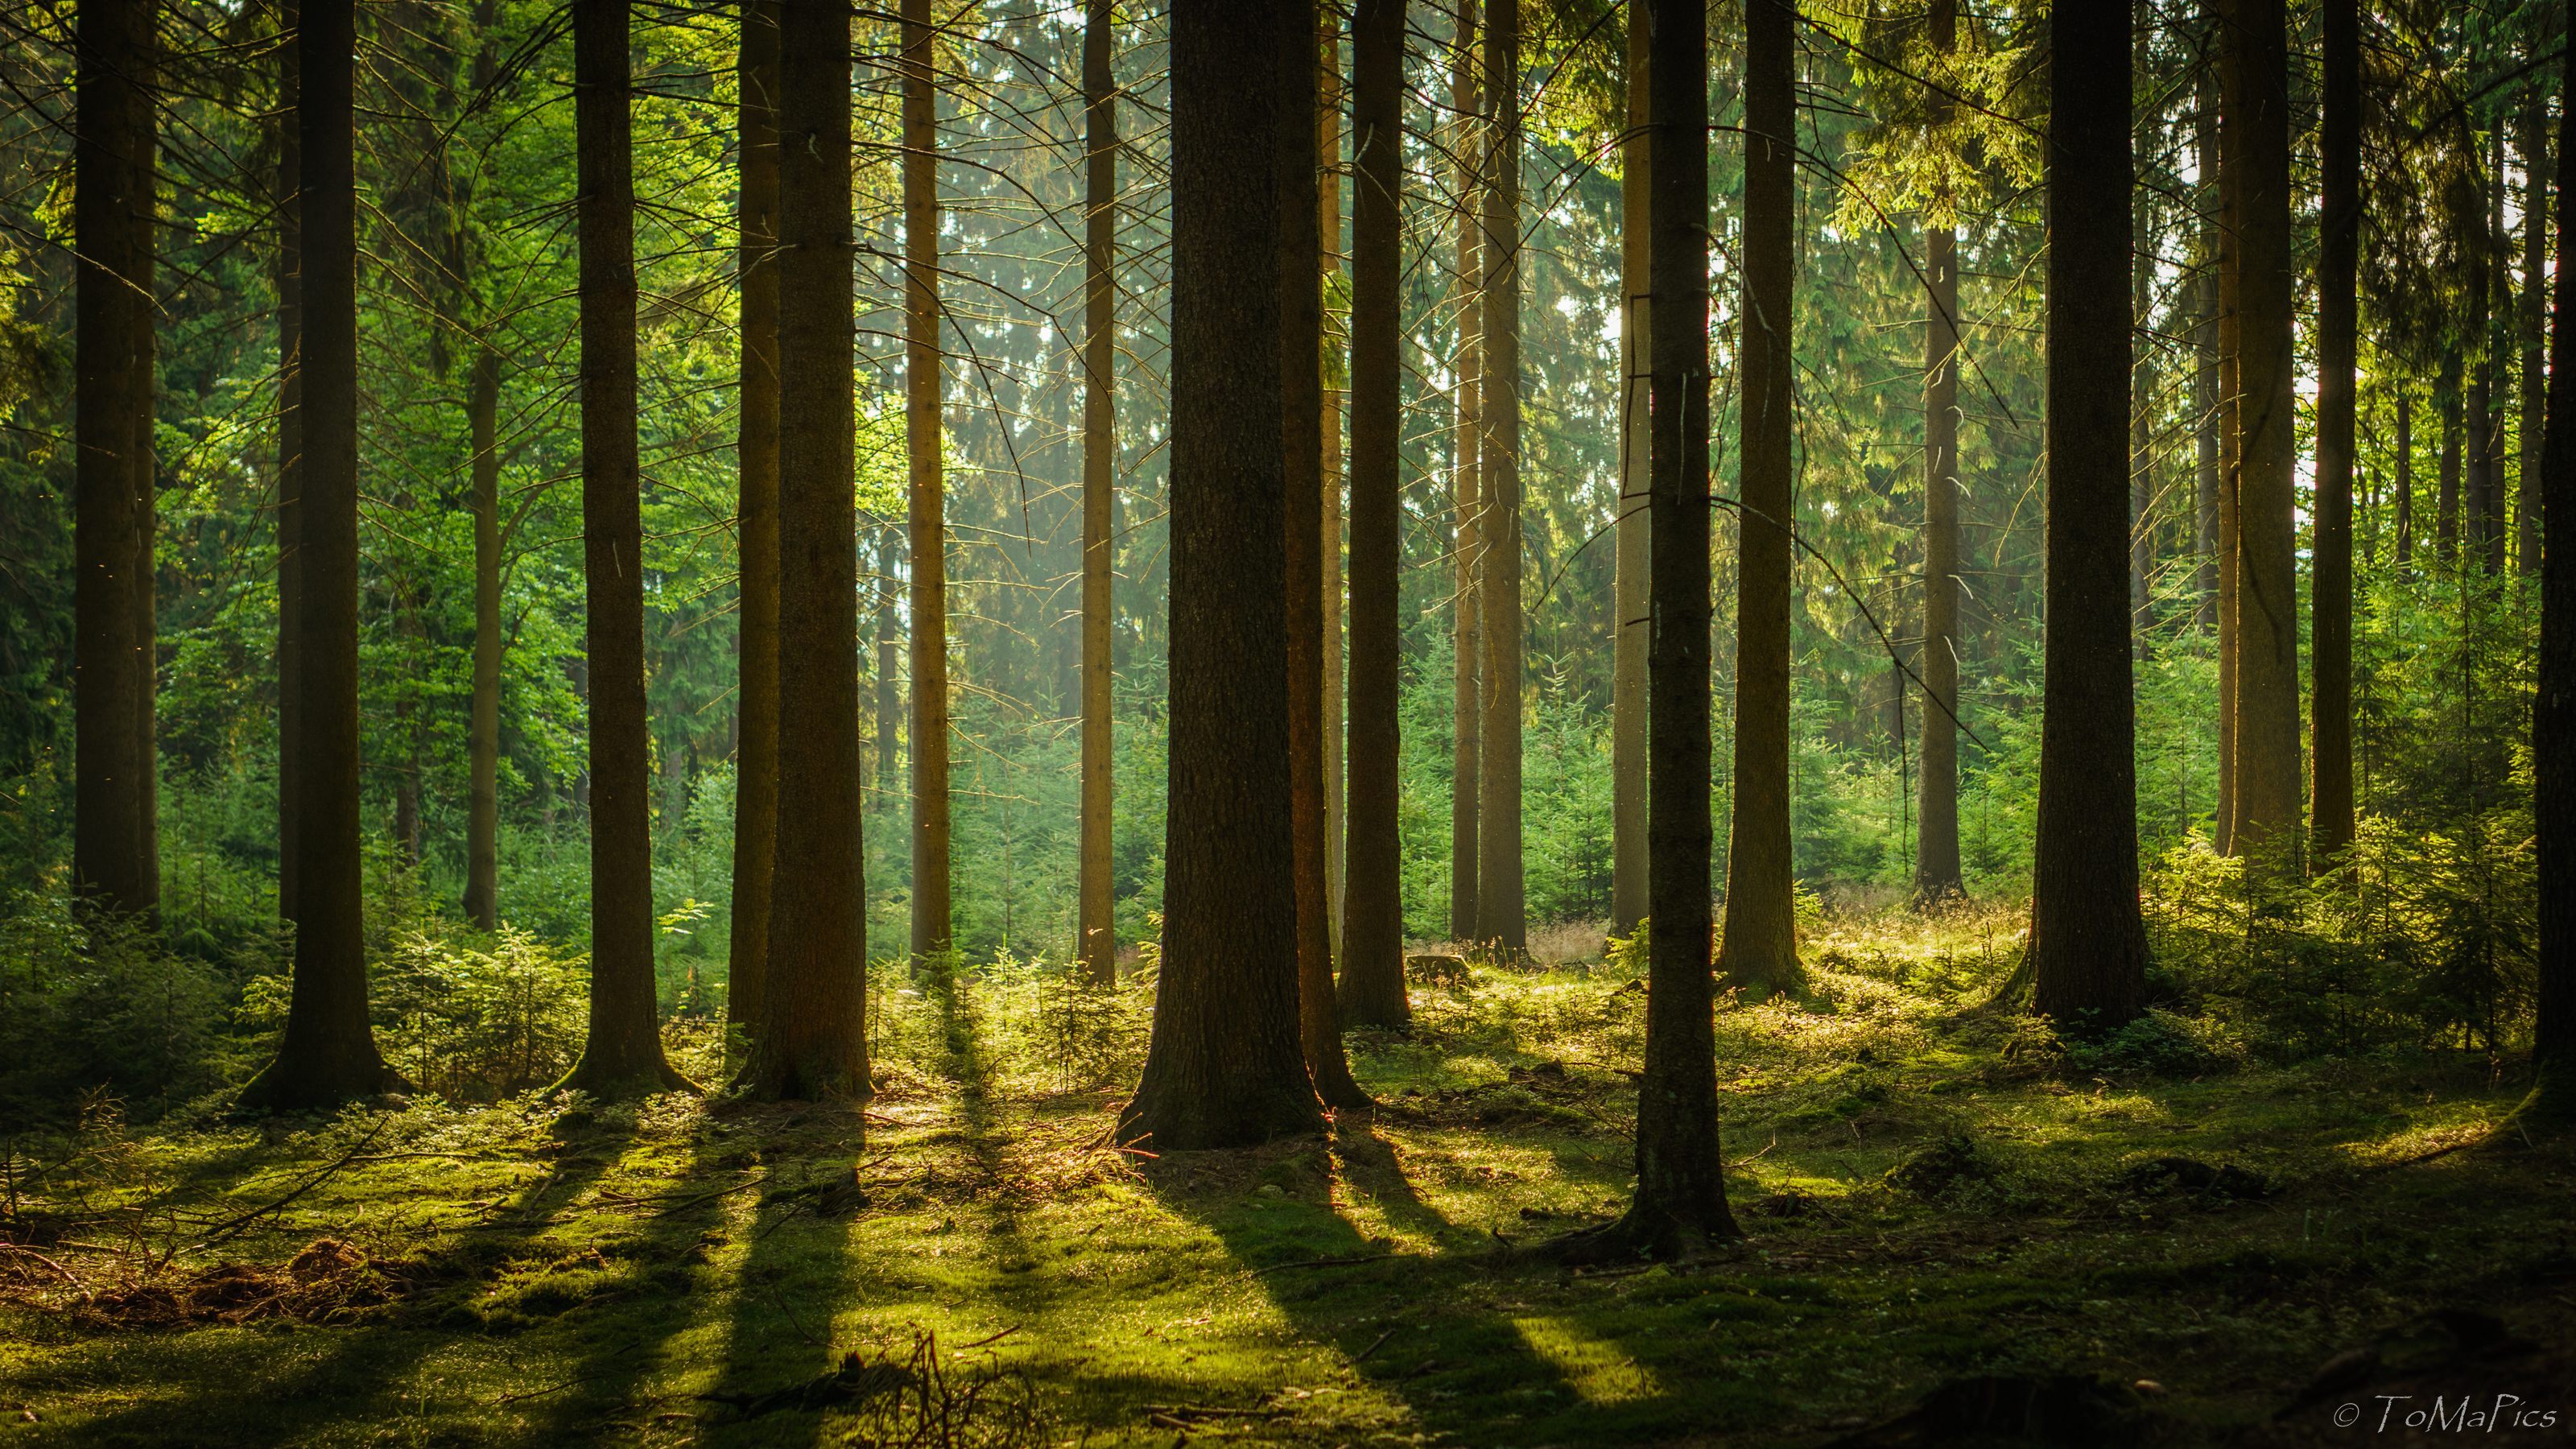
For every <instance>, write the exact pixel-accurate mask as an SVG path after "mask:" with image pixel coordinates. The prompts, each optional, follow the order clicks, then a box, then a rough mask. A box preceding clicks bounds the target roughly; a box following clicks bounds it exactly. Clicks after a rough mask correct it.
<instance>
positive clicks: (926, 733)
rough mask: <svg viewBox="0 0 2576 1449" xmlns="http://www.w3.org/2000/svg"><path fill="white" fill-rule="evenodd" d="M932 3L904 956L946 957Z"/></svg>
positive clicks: (909, 312)
mask: <svg viewBox="0 0 2576 1449" xmlns="http://www.w3.org/2000/svg"><path fill="white" fill-rule="evenodd" d="M937 34H938V32H937V31H936V30H934V29H933V28H932V26H931V23H930V0H904V3H903V65H902V71H903V275H904V284H903V377H904V384H903V388H904V392H903V437H904V452H905V456H906V457H907V458H909V459H910V460H911V472H912V477H911V483H910V489H909V492H910V499H911V502H910V525H911V535H912V955H913V959H914V960H915V961H917V962H926V961H930V960H933V959H934V958H938V957H941V956H943V955H945V954H946V952H947V950H948V947H949V932H950V929H951V928H950V918H951V914H952V912H951V907H950V901H949V876H948V867H949V823H948V516H947V495H946V488H947V470H946V468H945V466H944V464H943V461H942V452H943V445H942V443H941V439H940V426H939V398H940V388H941V385H942V380H943V378H944V377H945V375H946V368H945V367H944V365H943V363H942V360H941V357H940V354H939V318H940V306H939V92H938V89H937V86H936V80H937V74H936V70H937V53H936V52H937V39H936V37H937Z"/></svg>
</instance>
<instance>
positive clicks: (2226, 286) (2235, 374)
mask: <svg viewBox="0 0 2576 1449" xmlns="http://www.w3.org/2000/svg"><path fill="white" fill-rule="evenodd" d="M2238 3H2239V0H2210V4H2211V8H2212V11H2213V18H2212V21H2211V29H2212V31H2213V41H2214V43H2215V45H2216V47H2217V51H2218V90H2219V110H2220V113H2219V125H2218V198H2219V199H2218V212H2219V223H2218V236H2219V243H2220V246H2221V248H2222V250H2221V252H2220V257H2219V264H2218V397H2219V417H2218V473H2219V482H2218V815H2217V826H2216V832H2215V833H2216V835H2217V837H2218V839H2217V842H2216V843H2217V847H2218V852H2219V853H2220V854H2221V855H2230V854H2233V853H2234V852H2235V850H2236V824H2237V816H2238V808H2237V807H2238V791H2237V788H2236V690H2237V683H2236V682H2237V675H2238V669H2239V665H2240V663H2241V655H2242V650H2241V649H2240V647H2239V644H2240V640H2241V639H2242V637H2243V636H2242V631H2241V629H2240V628H2239V627H2238V625H2239V620H2238V619H2237V596H2238V594H2239V593H2240V592H2241V586H2242V584H2243V581H2244V580H2243V573H2244V570H2243V568H2242V567H2241V560H2240V559H2239V558H2238V552H2239V548H2238V545H2239V532H2240V529H2239V524H2240V522H2241V512H2242V510H2241V508H2240V506H2239V505H2240V504H2241V502H2242V499H2243V494H2244V484H2245V433H2244V428H2243V421H2244V416H2245V306H2244V280H2245V268H2244V260H2245V246H2244V238H2243V237H2241V236H2240V235H2238V231H2239V229H2240V228H2241V227H2242V226H2243V225H2244V219H2245V215H2246V208H2245V194H2244V192H2245V185H2244V182H2245V121H2244V114H2245V47H2244V37H2243V34H2242V32H2241V30H2240V28H2239V26H2238V24H2237V13H2236V12H2237V8H2238Z"/></svg>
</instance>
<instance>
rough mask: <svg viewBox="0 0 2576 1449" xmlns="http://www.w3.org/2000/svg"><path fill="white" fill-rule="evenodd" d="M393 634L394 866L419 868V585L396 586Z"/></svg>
mask: <svg viewBox="0 0 2576 1449" xmlns="http://www.w3.org/2000/svg"><path fill="white" fill-rule="evenodd" d="M411 502H412V499H411V495H410V494H409V493H402V494H399V495H397V496H396V501H395V504H394V508H395V511H396V512H397V513H409V512H410V511H411ZM393 592H394V636H395V637H396V638H398V639H400V640H401V641H402V645H401V650H402V653H401V656H400V657H401V659H402V661H403V662H402V665H401V666H400V667H401V669H402V672H403V674H404V675H405V676H407V679H406V682H405V683H404V684H403V685H402V686H400V687H398V688H397V690H396V692H395V694H394V730H393V733H394V739H395V741H396V746H395V747H396V749H397V750H399V751H400V756H401V757H400V758H399V759H397V760H396V761H395V762H394V868H395V869H396V870H398V871H401V872H404V873H409V872H411V871H415V870H418V869H420V704H419V701H418V700H417V699H416V698H414V696H413V690H414V689H416V688H417V684H416V683H413V682H412V681H417V680H418V679H419V678H420V671H421V665H422V662H423V661H422V658H421V655H422V652H423V651H422V648H421V646H422V644H423V643H424V642H425V641H426V638H427V635H428V631H427V630H425V629H423V628H422V627H421V622H420V584H419V582H418V581H417V580H415V579H409V578H405V579H401V580H399V581H398V582H396V584H395V585H394V591H393Z"/></svg>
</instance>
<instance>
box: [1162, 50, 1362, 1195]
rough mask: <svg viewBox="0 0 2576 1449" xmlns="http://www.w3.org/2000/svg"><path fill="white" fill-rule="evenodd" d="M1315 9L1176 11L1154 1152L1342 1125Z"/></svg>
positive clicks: (1258, 1139) (1236, 1142)
mask: <svg viewBox="0 0 2576 1449" xmlns="http://www.w3.org/2000/svg"><path fill="white" fill-rule="evenodd" d="M1304 13H1305V11H1304V7H1303V6H1302V5H1301V6H1288V5H1260V6H1241V5H1234V4H1225V3H1220V0H1177V3H1176V4H1174V6H1173V7H1172V18H1171V73H1172V102H1171V104H1172V120H1171V135H1172V367H1171V378H1172V405H1171V420H1172V433H1171V484H1170V490H1171V492H1170V497H1171V540H1172V541H1171V624H1170V638H1171V661H1170V679H1171V698H1170V705H1169V710H1170V713H1169V715H1168V719H1169V729H1170V735H1169V738H1170V761H1171V764H1170V780H1169V784H1168V787H1167V794H1166V798H1167V801H1168V805H1167V813H1168V819H1167V821H1166V827H1165V830H1166V838H1167V840H1168V841H1169V852H1168V856H1167V859H1168V865H1167V867H1166V869H1167V874H1166V876H1165V882H1164V890H1163V903H1164V904H1163V910H1164V925H1163V967H1162V974H1161V976H1160V977H1159V978H1158V981H1157V984H1156V989H1155V994H1154V1034H1153V1039H1152V1044H1151V1045H1150V1046H1149V1047H1148V1048H1147V1051H1146V1057H1145V1069H1144V1073H1143V1076H1142V1077H1141V1079H1140V1080H1139V1081H1138V1082H1137V1085H1136V1092H1135V1095H1134V1096H1133V1097H1131V1098H1130V1099H1129V1100H1128V1103H1127V1106H1126V1109H1125V1110H1124V1112H1122V1113H1121V1114H1120V1117H1119V1125H1118V1137H1119V1140H1120V1141H1121V1142H1125V1143H1131V1144H1133V1143H1139V1142H1146V1143H1149V1144H1150V1145H1151V1146H1152V1147H1153V1149H1154V1150H1156V1151H1164V1152H1169V1151H1176V1150H1191V1149H1198V1148H1211V1147H1235V1146H1245V1145H1250V1144H1253V1143H1258V1142H1265V1141H1269V1140H1271V1139H1272V1138H1275V1137H1280V1136H1286V1135H1292V1134H1296V1133H1302V1132H1313V1131H1317V1130H1319V1129H1320V1128H1321V1127H1322V1126H1323V1116H1322V1113H1321V1112H1320V1111H1319V1110H1318V1106H1317V1103H1316V1100H1315V1090H1314V1087H1313V1086H1312V1085H1311V1083H1310V1081H1309V1079H1308V1076H1307V1072H1306V1060H1305V1057H1304V1055H1303V1053H1302V1051H1301V1050H1300V1041H1299V1038H1300V1032H1299V1024H1298V1023H1299V1017H1298V996H1297V895H1296V888H1295V866H1296V859H1295V837H1294V830H1293V826H1292V823H1291V821H1292V811H1291V809H1290V793H1291V786H1290V779H1289V750H1288V717H1289V697H1288V688H1289V679H1288V628H1287V624H1288V591H1287V537H1286V532H1285V530H1284V529H1283V528H1282V526H1281V520H1282V519H1284V518H1285V517H1286V511H1287V490H1286V469H1285V466H1284V465H1283V462H1282V457H1283V446H1282V445H1283V442H1284V441H1285V440H1284V439H1283V437H1282V434H1281V432H1280V428H1281V425H1282V418H1283V412H1284V409H1283V408H1282V406H1281V377H1280V372H1279V366H1280V350H1281V349H1280V333H1281V330H1282V329H1281V319H1280V315H1279V310H1280V292H1281V276H1280V272H1279V234H1280V232H1281V230H1282V229H1283V227H1288V226H1293V227H1295V228H1296V229H1298V230H1300V231H1303V230H1305V229H1306V228H1305V222H1306V218H1307V217H1309V216H1311V215H1312V214H1313V213H1312V210H1311V208H1309V209H1306V210H1302V211H1300V212H1296V213H1291V214H1289V215H1285V216H1283V215H1282V214H1281V213H1280V209H1279V198H1280V193H1281V192H1282V190H1284V189H1285V188H1283V187H1282V186H1281V185H1280V182H1279V179H1278V177H1277V176H1276V175H1275V169H1276V167H1277V165H1278V161H1279V151H1280V145H1279V138H1280V136H1279V133H1280V128H1281V126H1282V125H1283V124H1285V123H1286V120H1287V118H1288V116H1294V117H1295V118H1296V121H1297V123H1298V124H1299V125H1300V126H1301V127H1302V126H1303V125H1304V122H1305V116H1306V112H1304V111H1303V110H1301V109H1299V108H1297V107H1295V106H1294V105H1292V104H1291V103H1290V101H1289V99H1288V98H1287V97H1285V96H1283V95H1282V94H1281V90H1282V89H1283V87H1282V85H1281V81H1282V79H1283V76H1282V70H1283V66H1282V60H1281V56H1280V51H1281V50H1282V49H1283V48H1290V47H1293V48H1294V49H1295V50H1296V51H1297V53H1298V54H1299V55H1300V56H1306V55H1310V54H1311V53H1312V51H1311V46H1312V43H1313V41H1312V37H1313V34H1314V29H1313V26H1312V24H1311V23H1304V24H1301V23H1299V21H1298V17H1299V16H1300V15H1302V14H1304ZM1310 73H1311V71H1310ZM1283 112H1285V113H1286V115H1283ZM1310 134H1311V132H1310ZM1302 275H1303V276H1304V277H1308V278H1311V277H1312V275H1313V273H1312V271H1311V270H1309V271H1307V272H1305V273H1303V274H1302ZM1300 285H1304V283H1303V282H1302V281H1301V282H1300Z"/></svg>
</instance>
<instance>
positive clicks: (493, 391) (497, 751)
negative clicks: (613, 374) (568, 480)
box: [464, 337, 501, 931]
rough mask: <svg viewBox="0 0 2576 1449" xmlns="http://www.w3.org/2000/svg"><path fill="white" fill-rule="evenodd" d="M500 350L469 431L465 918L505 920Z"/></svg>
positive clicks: (480, 389) (479, 350)
mask: <svg viewBox="0 0 2576 1449" xmlns="http://www.w3.org/2000/svg"><path fill="white" fill-rule="evenodd" d="M500 415H501V354H500V352H499V351H498V350H497V349H495V348H494V347H493V346H492V343H491V340H490V339H489V338H488V337H487V338H485V339H483V340H482V341H480V342H479V343H477V344H476V346H475V349H474V373H473V376H472V378H471V379H470V380H469V381H468V383H467V393H466V398H465V431H466V436H467V440H468V446H470V447H471V448H472V449H473V454H474V461H473V478H472V484H473V491H474V504H473V506H474V695H473V702H472V705H471V708H472V711H473V718H472V720H471V722H470V724H469V738H468V742H467V746H466V749H467V756H468V758H467V761H466V786H465V901H464V905H465V918H466V919H467V920H469V921H471V922H473V923H474V928H475V929H476V930H478V931H493V930H498V929H499V928H500V924H501V860H500V835H501V452H500V421H501V418H500Z"/></svg>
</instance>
